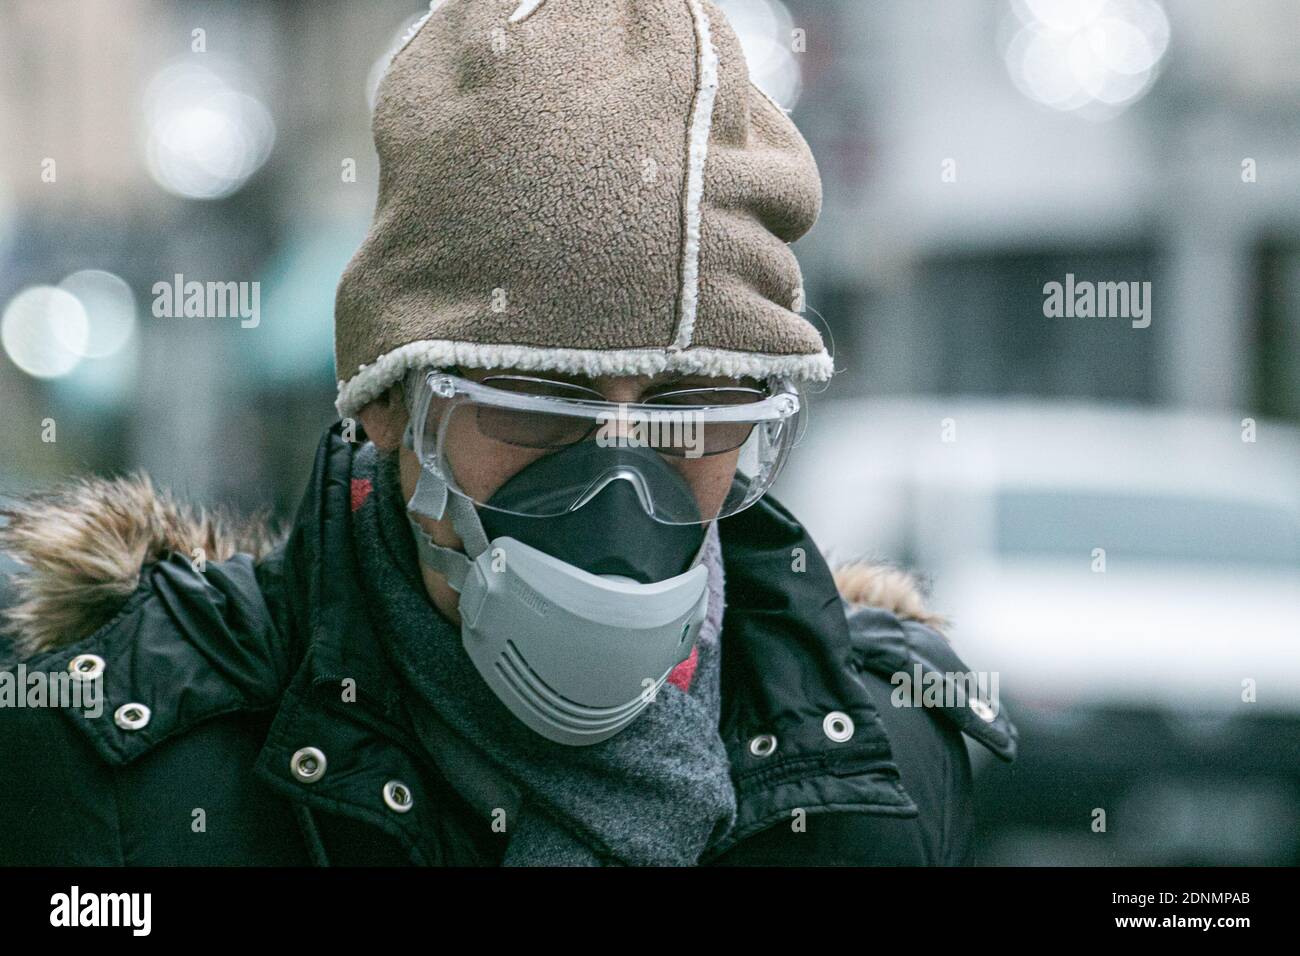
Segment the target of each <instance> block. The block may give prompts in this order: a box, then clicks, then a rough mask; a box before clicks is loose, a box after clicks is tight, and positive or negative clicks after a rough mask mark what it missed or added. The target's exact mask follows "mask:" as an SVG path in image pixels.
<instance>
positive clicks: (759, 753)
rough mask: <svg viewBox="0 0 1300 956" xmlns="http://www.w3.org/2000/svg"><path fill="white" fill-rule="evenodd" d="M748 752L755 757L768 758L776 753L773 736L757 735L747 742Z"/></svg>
mask: <svg viewBox="0 0 1300 956" xmlns="http://www.w3.org/2000/svg"><path fill="white" fill-rule="evenodd" d="M749 752H750V753H752V754H753V755H754V756H755V757H770V756H771V755H772V754H773V753H775V752H776V737H775V735H773V734H759V735H758V736H757V737H755V738H754V739H753V740H751V741H750V742H749Z"/></svg>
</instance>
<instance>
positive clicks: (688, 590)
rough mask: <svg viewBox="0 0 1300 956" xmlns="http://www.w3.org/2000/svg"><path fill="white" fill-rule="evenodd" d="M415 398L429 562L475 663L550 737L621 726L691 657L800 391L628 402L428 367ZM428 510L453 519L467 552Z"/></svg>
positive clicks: (670, 392) (524, 379)
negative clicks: (727, 538) (711, 535)
mask: <svg viewBox="0 0 1300 956" xmlns="http://www.w3.org/2000/svg"><path fill="white" fill-rule="evenodd" d="M406 396H407V404H408V409H409V411H410V424H409V425H408V427H407V431H406V435H405V439H404V441H405V444H406V445H407V447H409V448H410V449H411V450H412V451H414V453H415V455H416V457H417V458H418V459H419V461H420V477H419V481H418V484H417V485H416V489H415V493H414V495H412V497H411V500H410V502H409V503H408V504H407V510H408V512H409V513H410V514H409V515H408V517H409V518H410V521H411V525H412V530H413V531H414V533H415V539H416V543H417V548H418V551H419V556H420V560H421V562H422V563H423V564H425V565H426V566H428V567H430V568H432V569H433V570H435V571H437V572H439V573H440V574H442V575H443V576H444V577H445V578H446V580H447V582H448V584H449V585H450V586H451V587H452V588H454V589H455V590H456V591H457V592H459V595H460V603H459V609H460V616H461V639H462V643H463V645H464V647H465V651H466V653H467V654H468V655H469V658H470V660H471V661H473V663H474V666H475V668H476V669H477V670H478V672H479V674H480V675H481V676H482V677H483V679H484V680H485V681H486V682H487V684H488V686H489V687H490V688H491V689H492V691H493V692H494V693H495V694H496V696H497V697H498V698H499V699H500V700H501V702H502V703H503V704H505V706H506V707H507V708H508V709H509V710H510V712H511V713H512V714H514V715H515V717H517V718H518V719H519V720H521V721H523V723H525V724H526V725H527V726H528V727H530V728H532V729H533V730H534V731H536V732H537V733H539V734H541V735H542V736H544V737H546V738H548V739H550V740H553V741H555V742H557V743H562V744H569V745H584V744H594V743H598V742H600V741H602V740H605V739H607V738H609V737H611V736H613V735H614V734H616V733H618V732H619V731H620V730H622V729H623V728H624V727H626V726H627V725H628V724H629V723H631V722H632V720H634V719H635V718H636V716H637V715H638V714H639V713H640V712H641V711H642V710H643V709H644V708H645V707H646V706H647V705H648V704H649V703H650V702H651V700H653V698H654V695H655V694H656V693H657V692H658V690H659V689H660V687H662V685H663V683H664V681H665V680H666V679H667V677H668V675H669V673H670V672H671V671H672V669H673V668H674V667H676V666H677V665H678V664H679V663H681V662H682V661H683V660H685V659H686V658H687V657H688V656H689V655H690V652H691V649H692V648H693V647H694V645H695V641H696V638H697V636H698V634H699V631H700V627H701V625H702V624H703V622H704V617H705V611H706V609H707V605H708V570H707V568H706V567H704V566H703V564H702V563H701V559H702V557H703V552H704V543H705V535H706V532H707V530H708V526H709V524H710V523H711V522H713V521H716V520H718V519H719V518H725V517H727V516H728V515H732V514H735V513H736V512H738V511H740V510H742V509H744V508H746V507H748V506H749V505H751V504H753V503H754V502H755V501H756V500H758V498H759V497H760V496H761V495H762V494H763V492H765V491H766V490H767V489H768V488H769V487H770V486H771V484H772V482H773V481H774V480H775V478H776V476H777V474H778V473H779V471H780V470H781V467H782V465H783V464H784V462H785V459H786V456H787V455H788V453H789V450H790V448H791V446H792V445H793V444H794V441H795V438H796V422H797V420H798V417H799V411H800V406H801V403H800V400H799V395H798V392H797V391H796V390H795V389H794V387H793V386H792V385H790V384H789V383H787V382H785V381H773V382H771V383H769V385H768V387H767V388H742V387H721V388H717V387H709V388H697V387H687V386H680V385H669V386H666V387H664V388H662V389H660V390H659V391H658V392H653V393H651V394H649V395H642V396H641V401H640V402H638V403H635V404H629V403H619V402H610V401H607V400H605V399H604V397H603V396H602V395H601V394H600V393H599V392H595V391H594V390H592V389H589V388H586V387H584V386H581V385H577V384H571V383H567V382H562V381H552V380H549V379H545V378H539V377H533V376H530V375H524V374H520V375H507V374H501V375H492V376H490V377H487V378H484V379H483V380H482V381H476V380H472V379H468V378H463V377H460V376H457V375H453V374H450V373H448V372H444V371H438V370H427V369H425V370H418V371H414V372H412V373H410V374H409V375H408V377H407V379H406ZM503 473H505V474H509V475H510V477H509V478H508V479H506V480H505V482H504V483H501V482H499V481H498V480H496V479H495V478H494V477H493V476H495V475H500V474H503ZM416 515H422V516H425V517H428V518H431V519H434V520H439V519H441V518H442V517H443V516H444V515H447V516H449V517H450V520H451V524H452V527H453V528H454V529H455V530H456V533H457V534H458V535H459V537H460V539H461V542H462V547H463V548H464V550H463V551H457V550H454V549H451V548H447V547H443V546H441V545H439V544H437V543H435V542H434V541H433V540H432V539H431V538H430V537H429V535H428V534H427V533H426V532H425V531H424V529H423V528H422V527H420V525H419V523H418V522H417V521H416V520H415V516H416Z"/></svg>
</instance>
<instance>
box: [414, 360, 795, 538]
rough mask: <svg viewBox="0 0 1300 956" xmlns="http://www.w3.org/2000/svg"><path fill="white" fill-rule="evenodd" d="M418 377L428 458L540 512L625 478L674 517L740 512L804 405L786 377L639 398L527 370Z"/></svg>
mask: <svg viewBox="0 0 1300 956" xmlns="http://www.w3.org/2000/svg"><path fill="white" fill-rule="evenodd" d="M409 381H410V380H408V382H409ZM414 386H415V387H414V394H408V398H409V400H410V405H409V407H410V409H411V414H412V419H411V438H412V440H413V445H414V450H415V453H416V455H417V457H418V458H419V459H420V461H421V463H422V464H423V466H424V467H425V468H433V469H434V470H435V471H436V473H437V474H439V475H440V476H441V477H442V478H443V479H444V480H445V481H446V483H447V485H448V487H449V488H451V489H452V490H454V491H456V492H458V493H459V494H461V495H464V496H465V497H467V498H469V499H470V500H471V501H473V502H474V503H475V504H476V505H478V506H479V507H481V508H487V509H490V510H497V511H503V512H506V513H508V514H516V515H524V516H529V517H539V518H542V517H554V516H558V515H563V514H567V513H568V512H571V511H575V510H577V509H578V508H580V507H582V506H583V505H584V504H586V503H587V502H588V501H590V500H592V499H593V498H595V497H596V496H597V495H598V494H600V492H601V491H602V490H604V489H605V488H606V487H607V486H609V485H610V483H611V482H615V481H626V482H628V483H629V484H630V485H631V487H632V488H633V489H634V490H635V492H636V495H637V498H638V500H639V502H640V504H641V506H642V507H643V508H644V509H645V511H646V513H647V514H649V515H650V516H651V517H652V518H654V519H655V520H657V521H660V522H662V523H664V524H701V523H706V522H709V521H713V520H715V519H717V518H725V517H727V516H729V515H733V514H735V513H736V512H738V511H741V510H743V509H744V508H747V507H748V506H749V505H751V504H753V503H754V502H755V501H757V500H758V499H759V497H761V496H762V494H763V493H764V492H765V491H767V489H768V488H770V487H771V485H772V482H773V481H775V480H776V477H777V475H778V474H779V473H780V471H781V468H782V466H783V465H784V463H785V460H786V457H787V456H788V454H789V451H790V448H791V447H792V446H793V444H794V443H795V440H796V438H797V434H796V433H797V430H798V429H797V423H798V421H799V416H800V410H801V407H802V403H801V401H800V395H799V392H798V391H797V389H796V388H795V387H794V386H793V385H792V384H790V383H789V382H787V381H784V380H774V381H773V382H772V383H770V384H769V387H768V388H765V389H757V388H746V387H740V386H714V387H696V386H685V385H684V386H681V387H672V386H670V387H669V388H668V390H665V391H661V392H658V393H655V394H652V395H650V396H642V400H641V401H640V402H636V403H624V402H611V401H608V400H606V399H605V398H604V397H603V396H602V395H601V394H600V393H599V392H597V391H595V390H593V389H590V388H586V387H583V386H581V385H576V384H571V383H567V382H560V381H553V380H549V379H545V378H539V377H534V376H531V375H523V374H518V375H516V374H502V375H492V376H490V377H488V378H485V379H483V380H482V381H481V382H480V381H474V380H471V379H466V378H463V377H460V376H457V375H454V374H451V373H449V372H445V371H440V370H427V371H424V372H421V373H417V375H416V377H415V383H414ZM534 466H536V467H534ZM525 474H526V475H527V479H526V480H523V481H515V482H514V483H513V484H512V483H511V478H510V477H509V476H519V477H520V478H521V479H522V478H524V476H525ZM502 476H506V477H505V478H504V484H503V479H502ZM521 489H522V490H521Z"/></svg>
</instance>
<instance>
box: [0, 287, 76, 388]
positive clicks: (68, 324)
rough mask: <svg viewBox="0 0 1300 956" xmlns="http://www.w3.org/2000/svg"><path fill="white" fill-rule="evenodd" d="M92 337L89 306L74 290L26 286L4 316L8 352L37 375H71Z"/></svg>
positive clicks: (1, 331)
mask: <svg viewBox="0 0 1300 956" xmlns="http://www.w3.org/2000/svg"><path fill="white" fill-rule="evenodd" d="M88 339H89V322H88V321H87V318H86V310H85V307H84V306H82V304H81V301H80V300H79V299H78V298H77V297H76V296H75V295H73V294H72V293H71V292H66V291H64V290H63V289H57V288H55V287H54V286H48V285H41V286H33V287H32V288H29V289H24V290H23V291H22V292H20V293H18V294H17V295H16V296H14V297H13V299H12V300H10V302H9V304H8V305H7V306H6V307H5V311H4V318H3V319H0V343H2V344H3V346H4V350H5V353H6V354H7V355H8V356H9V358H10V359H11V360H12V361H13V363H14V364H15V365H17V366H18V367H19V368H20V369H22V370H23V371H24V372H26V373H27V374H28V375H32V376H34V377H36V378H58V377H60V376H62V375H67V374H68V373H69V372H71V371H72V370H73V369H74V368H76V367H77V365H78V364H79V363H80V362H81V359H82V356H83V355H84V354H85V350H86V343H87V340H88Z"/></svg>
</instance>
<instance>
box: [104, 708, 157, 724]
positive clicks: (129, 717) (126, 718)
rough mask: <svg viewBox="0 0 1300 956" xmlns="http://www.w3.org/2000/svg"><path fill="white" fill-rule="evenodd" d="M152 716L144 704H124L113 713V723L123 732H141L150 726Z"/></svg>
mask: <svg viewBox="0 0 1300 956" xmlns="http://www.w3.org/2000/svg"><path fill="white" fill-rule="evenodd" d="M152 715H153V712H152V711H150V710H149V708H148V707H146V706H145V705H144V704H123V705H122V706H121V707H119V708H118V709H117V710H116V711H115V712H114V713H113V723H115V724H117V725H118V726H119V727H121V728H122V729H123V730H139V729H140V728H141V727H147V726H148V725H149V718H150V717H151V716H152Z"/></svg>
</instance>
